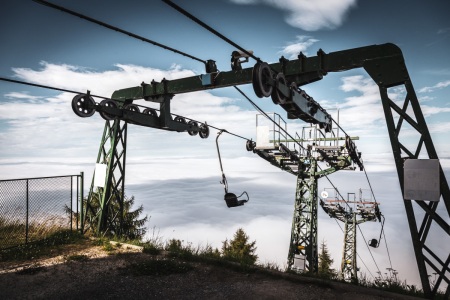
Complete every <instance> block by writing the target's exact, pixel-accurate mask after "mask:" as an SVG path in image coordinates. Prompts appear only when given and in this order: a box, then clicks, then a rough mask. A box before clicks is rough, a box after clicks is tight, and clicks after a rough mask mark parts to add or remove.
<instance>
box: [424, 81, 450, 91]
mask: <svg viewBox="0 0 450 300" xmlns="http://www.w3.org/2000/svg"><path fill="white" fill-rule="evenodd" d="M448 86H450V80H446V81H441V82H438V83H436V84H435V85H433V86H426V87H423V88H421V89H420V90H419V91H418V92H419V93H431V92H434V91H435V90H440V89H443V88H446V87H448Z"/></svg>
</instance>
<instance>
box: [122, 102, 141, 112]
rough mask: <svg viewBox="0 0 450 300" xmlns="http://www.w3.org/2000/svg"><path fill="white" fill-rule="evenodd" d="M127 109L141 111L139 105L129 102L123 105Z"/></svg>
mask: <svg viewBox="0 0 450 300" xmlns="http://www.w3.org/2000/svg"><path fill="white" fill-rule="evenodd" d="M123 108H124V109H125V110H129V111H134V112H140V111H139V106H137V105H136V104H132V103H131V104H127V105H125V106H124V107H123Z"/></svg>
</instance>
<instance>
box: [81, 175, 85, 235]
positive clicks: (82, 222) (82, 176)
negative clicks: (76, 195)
mask: <svg viewBox="0 0 450 300" xmlns="http://www.w3.org/2000/svg"><path fill="white" fill-rule="evenodd" d="M83 190H84V172H81V182H80V219H81V226H80V229H81V234H83V233H84V218H85V215H84V205H83V197H84V195H83V194H84V193H83Z"/></svg>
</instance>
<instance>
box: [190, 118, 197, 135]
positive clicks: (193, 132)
mask: <svg viewBox="0 0 450 300" xmlns="http://www.w3.org/2000/svg"><path fill="white" fill-rule="evenodd" d="M188 125H189V128H190V130H188V134H189V135H190V136H194V135H197V134H198V131H196V130H192V129H194V128H198V124H197V122H195V121H192V120H191V121H189V122H188Z"/></svg>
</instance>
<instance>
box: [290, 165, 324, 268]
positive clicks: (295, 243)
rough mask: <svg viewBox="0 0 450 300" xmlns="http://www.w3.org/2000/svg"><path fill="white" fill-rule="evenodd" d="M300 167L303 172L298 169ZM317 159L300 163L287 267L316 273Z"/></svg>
mask: <svg viewBox="0 0 450 300" xmlns="http://www.w3.org/2000/svg"><path fill="white" fill-rule="evenodd" d="M300 169H302V171H300ZM316 173H317V161H316V160H315V159H313V158H312V157H310V159H308V160H304V161H301V162H300V165H299V173H298V176H297V190H296V194H295V206H294V216H293V219H292V231H291V242H290V247H289V254H288V270H292V271H295V272H311V273H317V269H318V244H317V206H318V202H317V178H316Z"/></svg>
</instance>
